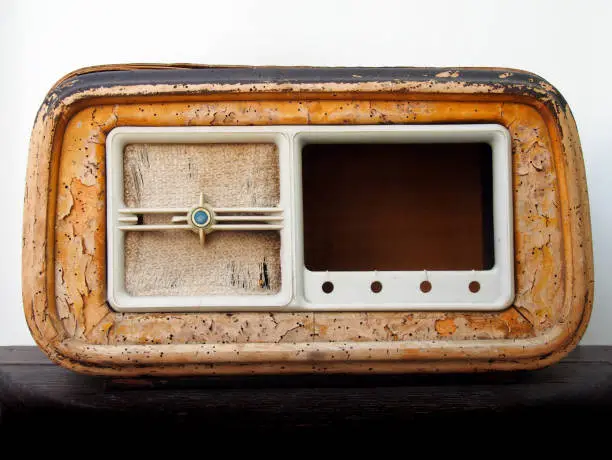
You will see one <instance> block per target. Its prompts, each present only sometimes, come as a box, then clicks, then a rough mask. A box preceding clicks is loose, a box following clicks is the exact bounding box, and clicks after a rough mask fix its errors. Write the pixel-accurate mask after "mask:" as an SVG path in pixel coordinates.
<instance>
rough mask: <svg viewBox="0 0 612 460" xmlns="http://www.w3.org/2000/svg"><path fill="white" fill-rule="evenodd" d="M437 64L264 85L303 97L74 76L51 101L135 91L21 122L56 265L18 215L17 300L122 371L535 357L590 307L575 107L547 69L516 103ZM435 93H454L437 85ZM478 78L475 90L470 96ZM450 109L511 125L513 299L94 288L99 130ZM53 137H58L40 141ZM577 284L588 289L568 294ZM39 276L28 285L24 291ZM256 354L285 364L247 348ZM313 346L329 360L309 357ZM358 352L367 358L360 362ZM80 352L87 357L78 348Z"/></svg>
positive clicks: (98, 279)
mask: <svg viewBox="0 0 612 460" xmlns="http://www.w3.org/2000/svg"><path fill="white" fill-rule="evenodd" d="M498 74H499V78H500V79H501V80H510V79H511V78H513V77H512V75H514V72H510V71H508V72H501V71H500V72H498ZM505 74H508V75H505ZM496 75H497V74H496ZM504 75H505V76H504ZM436 77H437V79H436V80H435V81H432V82H431V84H424V83H422V82H398V83H393V82H380V83H376V82H364V83H335V84H329V85H326V84H323V83H321V84H311V83H309V84H303V85H296V84H289V83H285V84H279V85H276V87H275V88H274V91H280V93H277V92H274V93H273V95H277V94H280V95H283V94H284V93H282V91H283V88H284V87H290V88H291V89H292V90H293V91H295V90H296V89H297V88H298V87H299V88H301V90H303V91H304V93H303V94H302V95H300V96H299V97H298V96H297V95H296V94H294V95H293V96H291V95H288V96H287V97H284V96H283V97H277V96H275V97H268V98H266V94H268V93H269V92H270V91H271V86H270V85H265V84H258V85H251V86H240V85H237V87H236V88H233V90H232V92H231V94H232V95H233V94H236V91H237V92H244V93H245V94H252V95H253V96H254V97H252V98H249V97H246V100H232V98H223V97H221V96H219V95H217V96H214V97H215V98H216V99H217V100H211V99H210V97H209V96H206V97H203V99H204V100H195V99H194V100H188V101H173V102H163V101H147V100H146V98H147V96H146V95H155V94H160V93H162V92H166V91H170V92H172V91H174V92H177V91H178V90H177V89H176V88H170V89H168V88H166V86H164V85H157V86H153V87H151V88H149V87H146V86H145V87H138V88H136V87H135V86H126V87H115V88H102V89H97V90H85V91H83V92H81V93H78V92H77V93H75V94H73V95H71V96H69V97H67V98H66V100H64V106H59V107H56V108H55V109H54V110H56V112H57V113H62V111H63V110H65V107H68V106H70V105H71V104H73V103H76V101H77V100H88V98H91V97H93V96H94V95H95V96H97V97H102V96H103V95H104V94H105V93H106V94H118V95H121V97H127V96H129V94H131V93H134V94H136V93H137V94H139V96H138V97H139V99H141V100H142V102H139V103H134V102H132V101H127V100H123V101H118V102H116V103H111V104H109V103H100V104H93V105H89V106H86V107H83V108H81V109H80V110H77V111H76V112H73V113H72V115H71V117H70V118H69V121H68V122H67V123H66V125H65V132H63V134H62V136H63V137H62V138H61V139H62V142H61V143H59V144H57V143H56V144H53V142H52V141H51V140H50V139H49V136H51V135H52V134H53V132H54V130H56V129H58V126H60V128H61V123H60V122H51V121H50V115H49V114H48V110H46V109H45V108H44V107H43V109H42V110H41V115H40V116H39V119H38V122H37V125H36V127H35V130H34V133H33V137H32V144H31V159H30V169H29V177H28V189H27V192H26V204H27V205H28V204H29V206H40V205H41V203H44V202H45V201H44V199H43V198H42V197H43V195H41V192H42V193H43V194H44V193H45V191H44V190H41V189H40V188H39V184H44V183H45V180H46V177H49V176H45V174H51V176H50V177H52V178H53V180H52V182H53V181H56V183H57V191H56V192H53V191H52V192H51V194H50V196H51V197H52V200H53V201H52V203H49V205H48V206H49V207H50V208H49V209H51V210H52V212H53V214H52V215H53V216H54V224H53V226H52V227H50V228H51V229H52V232H51V233H49V235H51V237H52V238H53V244H52V245H51V246H50V248H52V252H51V254H52V257H53V260H54V262H53V263H52V264H51V267H52V276H51V275H50V273H49V274H47V275H46V273H47V269H46V268H45V267H46V262H47V255H46V254H47V252H46V250H42V251H41V249H40V248H38V247H36V244H37V243H38V242H40V241H47V239H46V238H42V239H41V237H42V236H44V235H47V227H44V226H43V227H41V226H40V225H41V223H40V222H36V221H33V220H32V219H28V218H25V219H24V244H25V247H26V250H24V304H25V306H26V312H27V313H28V315H27V316H28V323H29V324H30V327H31V329H32V330H33V335H34V336H35V338H36V339H37V342H39V344H41V346H42V347H43V349H45V350H49V351H48V353H49V354H50V355H51V356H52V357H54V358H55V359H56V360H57V361H58V362H63V363H65V364H66V365H68V366H69V367H73V368H78V369H79V370H82V371H87V369H86V367H87V366H91V365H93V366H95V368H94V369H93V370H90V372H98V373H107V372H108V373H122V374H123V375H127V374H130V375H139V374H142V373H143V371H138V367H130V366H135V365H136V364H139V365H147V366H149V367H148V368H147V371H146V373H149V374H165V375H172V374H185V373H201V372H212V373H215V372H219V373H228V372H229V373H232V372H236V371H237V368H235V367H232V366H233V365H231V364H228V363H229V362H231V363H236V364H238V363H242V364H240V365H241V366H243V367H242V368H240V369H241V370H239V372H270V369H274V372H285V371H289V372H305V371H307V372H312V371H315V372H318V371H321V372H342V371H348V370H352V371H359V372H361V371H364V372H366V371H380V372H391V371H399V370H403V371H408V370H410V371H421V372H422V371H432V370H464V371H469V370H477V369H485V368H498V369H503V368H508V367H507V366H512V365H513V364H511V363H510V364H506V363H505V359H510V358H513V359H514V366H515V367H534V366H537V365H538V361H537V360H536V361H529V360H528V357H529V356H537V354H538V353H539V351H538V350H543V349H548V350H549V349H551V348H552V349H556V348H559V347H561V345H562V344H563V343H566V342H567V339H566V338H564V337H566V336H567V334H568V333H569V331H570V330H571V331H576V330H578V328H579V327H582V326H580V325H581V324H583V319H584V315H583V313H582V308H586V309H587V314H586V318H587V319H588V311H590V302H591V301H592V288H591V286H590V285H591V284H592V256H591V254H590V253H589V252H585V249H584V247H583V244H581V243H584V238H585V235H586V238H587V239H589V238H590V228H589V227H588V225H589V224H588V198H587V196H586V189H585V188H584V187H582V186H581V185H580V181H583V180H584V171H583V166H582V164H581V161H582V160H581V156H580V150H579V144H578V143H577V134H576V132H575V125H574V123H573V119H572V118H571V114H569V112H567V111H565V109H564V108H563V107H557V106H555V107H556V109H555V110H557V112H555V113H554V116H553V115H551V112H550V111H549V109H545V108H544V106H545V105H546V104H554V97H555V93H554V88H552V87H550V88H548V87H546V85H545V84H542V85H541V88H542V97H541V99H540V101H539V102H537V103H533V101H532V102H531V103H530V104H528V103H526V101H525V100H524V99H521V98H520V97H516V96H512V98H511V97H509V96H504V88H503V87H502V86H501V85H497V84H485V83H482V84H480V85H478V84H467V83H465V82H463V81H456V82H454V81H453V80H455V79H457V80H460V79H461V77H462V72H461V70H460V69H458V70H443V71H441V72H438V73H437V74H436ZM501 80H500V81H501ZM446 81H448V83H447V82H446ZM187 86H188V88H187V89H188V90H190V91H191V89H192V88H191V87H189V85H187ZM272 86H274V85H272ZM213 87H214V85H213ZM211 88H212V87H211ZM356 88H357V90H358V91H363V93H359V94H358V96H356V95H355V93H354V92H352V91H354V90H355V89H356ZM216 89H217V90H218V89H219V88H216ZM226 89H227V88H226ZM349 89H350V90H351V92H347V91H348V90H349ZM136 90H137V91H136ZM374 90H376V93H375V94H371V92H372V91H374ZM135 91H136V92H135ZM310 91H312V92H313V93H312V94H311V93H310ZM316 91H318V93H315V92H316ZM394 91H395V92H394ZM515 92H516V91H514V90H513V94H514V93H515ZM428 93H432V94H433V95H435V97H428V95H427V94H428ZM447 93H452V94H454V95H455V96H453V98H451V99H450V100H444V99H443V97H444V94H447ZM475 94H482V96H480V97H479V99H478V100H469V99H470V98H474V97H475V96H474V95H475ZM456 95H461V97H459V96H456ZM494 95H500V97H498V98H494V97H493V96H494ZM485 96H486V97H485ZM441 97H442V99H441ZM530 97H532V98H533V96H530ZM462 98H463V99H462ZM52 99H53V97H52V96H51V97H50V100H52ZM551 101H553V102H551ZM527 102H528V101H527ZM555 117H557V118H555ZM459 121H460V122H464V123H469V122H475V123H477V122H495V123H501V124H503V125H505V126H506V127H507V128H508V129H509V130H510V132H511V135H512V140H513V194H514V220H515V222H514V228H515V260H516V286H517V296H516V300H515V304H514V306H512V307H510V308H508V309H506V310H504V311H502V312H492V313H452V314H451V313H444V312H427V313H424V312H393V313H391V312H389V313H385V312H368V313H354V312H334V313H330V312H326V313H319V312H317V313H312V312H309V313H281V312H273V313H263V312H262V313H258V312H240V313H234V314H225V313H189V314H176V315H167V314H153V313H144V314H127V313H115V312H113V311H112V310H110V309H109V307H108V305H107V304H106V300H105V299H106V289H105V279H104V278H105V270H106V268H105V264H106V261H105V202H104V200H105V182H104V141H105V137H106V134H107V133H108V132H109V131H110V130H111V129H112V128H113V127H115V126H127V125H129V126H210V125H215V126H216V125H219V126H228V125H229V126H237V125H271V124H381V123H452V122H459ZM54 145H55V146H58V145H59V150H58V151H57V153H56V154H55V156H54V157H52V156H51V154H52V151H53V148H54ZM55 148H58V147H55ZM43 154H44V155H48V156H49V160H50V162H49V163H44V162H43V161H42V160H41V157H40V156H41V155H43ZM45 164H46V165H48V167H47V168H46V169H45ZM54 165H55V166H54ZM45 171H46V172H45ZM572 174H573V176H572ZM567 177H570V178H571V181H569V182H567V180H568V179H567ZM568 184H569V185H568ZM582 184H584V182H582ZM581 206H584V207H585V208H587V209H586V210H585V209H584V208H581ZM584 213H586V214H584ZM584 215H586V218H583V216H584ZM43 223H44V220H43ZM587 243H588V244H589V245H590V240H588V241H587ZM578 246H579V247H578ZM27 264H31V265H30V266H29V267H28V266H27ZM32 267H39V269H37V268H32ZM581 267H584V271H583V272H582V275H580V270H582V268H581ZM572 270H573V272H572ZM576 270H579V271H578V275H576V273H577V272H576ZM570 272H572V273H574V275H572V276H570V275H569V273H570ZM46 276H51V277H50V278H48V279H50V280H51V286H52V291H49V292H54V296H53V297H54V301H52V302H50V303H48V304H47V302H46V301H45V300H44V299H43V297H44V292H46V291H44V290H38V291H37V290H36V289H34V290H32V288H33V287H34V286H35V285H39V286H43V285H44V279H45V277H46ZM41 282H42V284H41ZM581 290H582V291H586V296H585V297H584V298H578V299H576V297H577V294H576V293H577V292H580V291H581ZM36 292H40V294H34V295H32V293H36ZM37 295H38V296H39V298H40V300H36V299H37ZM41 296H42V297H41ZM578 297H579V296H578ZM47 305H48V308H47ZM581 321H582V322H581ZM571 337H574V338H571ZM574 339H575V336H570V340H574ZM75 340H77V341H78V344H77V342H75ZM576 340H577V339H576ZM374 344H376V345H374ZM152 347H153V348H152ZM156 347H157V348H156ZM253 353H256V354H257V353H259V354H257V355H256V354H253ZM548 355H550V353H549V354H548ZM256 356H259V358H256ZM521 356H525V357H524V358H521ZM453 357H454V358H453ZM520 359H525V360H527V361H523V362H522V363H521V362H520V361H519V360H520ZM262 360H263V361H267V362H269V363H283V364H269V365H257V366H256V365H255V364H253V363H255V362H260V361H262ZM398 360H399V361H398ZM440 360H445V362H446V364H441V362H440ZM449 360H450V361H449ZM453 360H454V361H453ZM474 360H476V361H474ZM322 361H325V362H327V361H329V362H330V363H332V364H330V365H320V364H317V363H320V362H322ZM361 361H366V362H370V363H371V364H358V363H359V362H361ZM80 362H82V363H87V364H86V365H81V364H77V363H80ZM199 362H210V365H212V366H213V367H212V368H211V367H205V368H203V367H198V366H199V365H198V363H199ZM353 362H354V363H353ZM147 363H148V364H147ZM249 363H251V364H249ZM351 363H353V367H351ZM384 363H387V364H384ZM419 363H421V364H419ZM453 363H454V364H453ZM517 363H518V364H517ZM540 365H542V364H540ZM84 366H85V367H84ZM116 366H119V368H117V367H116ZM207 366H208V365H207ZM249 366H255V367H249ZM281 367H282V369H281ZM104 369H107V370H104ZM128 369H131V370H128ZM207 369H208V370H207ZM232 369H233V371H232Z"/></svg>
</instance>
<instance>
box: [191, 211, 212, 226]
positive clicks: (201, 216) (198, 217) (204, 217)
mask: <svg viewBox="0 0 612 460" xmlns="http://www.w3.org/2000/svg"><path fill="white" fill-rule="evenodd" d="M192 218H193V221H194V222H195V224H196V225H200V226H204V225H206V224H207V223H208V221H209V220H210V216H209V215H208V213H207V212H206V211H204V210H203V209H198V210H197V211H196V212H194V213H193V217H192Z"/></svg>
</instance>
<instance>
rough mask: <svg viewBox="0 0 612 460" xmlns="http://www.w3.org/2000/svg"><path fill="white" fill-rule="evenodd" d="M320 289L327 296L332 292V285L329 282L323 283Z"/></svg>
mask: <svg viewBox="0 0 612 460" xmlns="http://www.w3.org/2000/svg"><path fill="white" fill-rule="evenodd" d="M321 289H323V292H325V294H329V293H330V292H332V291H333V290H334V283H332V282H331V281H325V283H323V285H322V286H321Z"/></svg>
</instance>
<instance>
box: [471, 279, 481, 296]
mask: <svg viewBox="0 0 612 460" xmlns="http://www.w3.org/2000/svg"><path fill="white" fill-rule="evenodd" d="M478 291H480V283H479V282H478V281H472V282H471V283H470V292H473V293H476V292H478Z"/></svg>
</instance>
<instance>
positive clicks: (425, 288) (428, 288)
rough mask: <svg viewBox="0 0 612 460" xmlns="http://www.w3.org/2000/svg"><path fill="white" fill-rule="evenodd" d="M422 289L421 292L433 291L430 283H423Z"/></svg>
mask: <svg viewBox="0 0 612 460" xmlns="http://www.w3.org/2000/svg"><path fill="white" fill-rule="evenodd" d="M420 287H421V292H425V293H427V292H429V291H431V283H430V282H429V281H423V282H422V283H421V286H420Z"/></svg>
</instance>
